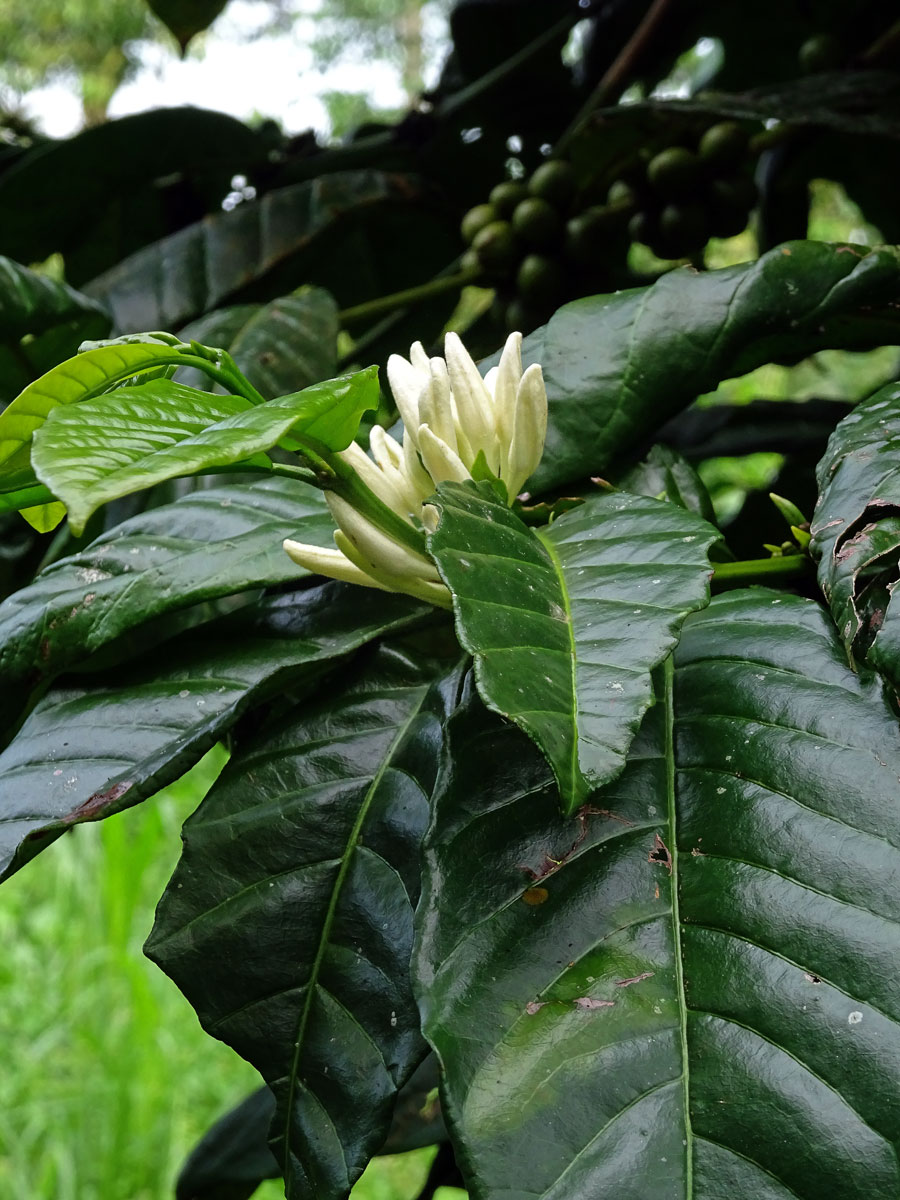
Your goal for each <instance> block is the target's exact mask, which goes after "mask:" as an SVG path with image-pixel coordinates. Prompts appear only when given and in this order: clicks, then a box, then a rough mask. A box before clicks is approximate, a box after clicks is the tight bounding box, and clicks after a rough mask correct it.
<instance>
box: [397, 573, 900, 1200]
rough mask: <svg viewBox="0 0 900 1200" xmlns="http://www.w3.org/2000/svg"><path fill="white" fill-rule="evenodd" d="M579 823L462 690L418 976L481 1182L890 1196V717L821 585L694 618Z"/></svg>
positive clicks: (783, 1199)
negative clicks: (617, 772) (619, 759)
mask: <svg viewBox="0 0 900 1200" xmlns="http://www.w3.org/2000/svg"><path fill="white" fill-rule="evenodd" d="M675 662H676V665H675V668H674V670H673V668H672V666H671V660H670V662H669V665H667V667H666V668H664V669H662V670H661V671H660V672H659V673H658V677H657V681H658V699H659V703H658V704H657V705H656V706H655V707H654V708H652V709H651V710H650V711H649V712H648V713H647V716H646V717H645V720H644V723H643V725H642V726H641V729H640V731H639V733H638V736H637V738H636V740H635V742H634V744H633V746H632V750H631V754H630V756H629V761H628V765H627V767H626V769H625V771H624V773H623V774H622V776H621V777H620V778H619V779H618V780H617V781H616V782H615V783H613V784H612V785H611V786H609V787H607V788H605V789H604V790H602V791H600V792H598V793H597V794H595V795H594V796H593V797H592V799H591V803H590V805H588V806H585V807H584V808H582V809H581V810H579V812H578V813H577V814H575V816H574V817H573V818H570V819H568V820H560V818H559V815H558V812H557V800H556V794H555V788H554V787H553V785H552V778H551V776H550V773H549V771H548V770H547V768H546V766H545V764H544V762H543V760H542V759H541V758H540V756H539V755H538V754H537V753H536V752H535V751H534V750H533V749H532V748H531V747H530V746H529V743H528V741H527V740H526V739H524V738H523V737H522V736H521V734H520V733H519V732H518V731H517V730H516V729H515V728H514V727H513V726H511V725H509V724H505V723H502V722H501V721H499V720H498V719H497V718H495V717H492V716H490V715H489V714H487V713H486V712H485V710H484V708H483V706H482V705H481V703H480V702H479V701H478V700H477V698H476V696H475V695H474V692H473V691H472V690H470V691H469V693H468V697H467V699H466V700H465V702H464V703H463V704H462V705H461V707H460V709H459V710H458V711H457V713H456V714H455V715H454V717H453V718H452V719H451V722H450V725H449V755H448V757H447V758H446V759H445V762H446V767H445V771H444V772H443V774H442V777H441V779H440V780H439V782H438V786H437V789H436V794H435V801H434V803H435V817H434V820H433V825H432V828H431V830H430V832H429V835H428V838H427V843H426V866H425V873H424V876H423V900H422V904H421V906H420V911H419V917H418V924H419V932H418V943H417V953H416V960H415V962H416V977H417V986H418V988H419V994H420V1003H421V1007H422V1011H423V1019H424V1028H425V1031H426V1035H427V1036H428V1038H429V1040H430V1041H431V1042H432V1044H433V1045H434V1047H435V1049H436V1050H437V1052H438V1054H439V1055H440V1058H441V1060H442V1063H443V1067H444V1072H445V1087H444V1101H445V1115H446V1116H447V1119H448V1121H449V1123H450V1126H451V1130H452V1131H453V1133H454V1135H455V1139H456V1142H457V1146H458V1148H459V1153H460V1159H461V1163H462V1165H463V1168H464V1171H465V1173H466V1175H467V1182H468V1185H469V1188H470V1195H471V1196H472V1197H473V1200H494V1198H500V1197H503V1198H504V1200H507V1198H511V1197H516V1198H518V1197H522V1198H524V1197H526V1196H527V1197H534V1196H542V1197H545V1200H564V1198H568V1197H572V1196H598V1197H599V1196H615V1197H616V1198H617V1200H618V1198H619V1197H621V1198H623V1200H647V1198H648V1197H654V1200H655V1198H657V1197H660V1198H662V1197H665V1198H666V1200H680V1198H684V1200H688V1198H689V1197H693V1198H694V1200H701V1198H703V1200H721V1197H723V1196H726V1195H727V1196H732V1197H739V1198H740V1200H758V1198H759V1197H765V1198H766V1200H792V1198H793V1200H818V1198H819V1197H822V1196H835V1197H837V1196H841V1197H843V1196H847V1197H850V1196H867V1197H873V1198H877V1200H888V1198H889V1197H894V1196H896V1194H897V1191H898V1188H900V1168H898V1157H897V1149H898V1145H900V1103H898V1101H897V1097H898V1096H900V984H898V977H897V973H896V971H895V970H894V963H895V961H896V957H897V954H898V952H900V902H898V899H897V888H896V879H897V877H898V870H900V800H898V791H897V778H898V775H900V734H898V730H897V724H896V719H895V718H894V716H893V714H892V712H891V711H890V709H889V708H888V706H887V705H886V704H885V702H884V698H883V694H882V691H881V687H880V684H879V682H878V680H877V677H875V676H873V675H871V674H865V675H864V676H859V675H857V674H855V673H854V672H852V671H851V670H850V669H849V667H848V666H847V664H846V660H845V656H844V652H843V648H842V646H841V644H840V642H839V640H838V639H837V637H836V636H835V634H834V631H833V628H832V626H831V623H830V621H829V620H828V617H827V615H826V614H825V613H823V611H822V610H821V609H820V608H819V607H818V606H817V605H816V604H815V603H813V602H812V601H808V600H803V599H800V598H798V597H793V596H789V595H785V594H778V593H774V592H769V591H766V590H763V589H752V590H746V591H741V592H734V593H731V594H729V595H727V596H720V597H718V598H716V599H715V600H713V602H712V603H711V604H710V606H709V607H708V608H707V609H706V610H705V611H704V612H702V613H699V614H696V615H694V616H692V617H690V618H689V619H688V621H687V622H686V624H685V629H684V632H683V636H682V639H681V642H680V645H679V647H678V650H677V651H676V658H675Z"/></svg>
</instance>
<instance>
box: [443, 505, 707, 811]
mask: <svg viewBox="0 0 900 1200" xmlns="http://www.w3.org/2000/svg"><path fill="white" fill-rule="evenodd" d="M438 504H439V507H440V508H441V514H442V515H441V522H440V525H439V526H438V529H437V531H436V532H435V533H434V534H433V535H432V536H431V538H430V540H429V548H430V550H431V552H432V554H433V555H434V557H435V559H436V561H437V564H438V568H439V570H440V572H441V575H442V577H443V580H444V582H445V583H446V584H447V586H448V587H449V588H450V590H451V592H452V593H453V604H454V611H455V613H456V621H457V629H458V632H459V637H460V640H461V641H462V643H463V645H464V646H465V647H466V649H467V650H469V651H470V653H472V654H473V655H474V656H475V673H476V680H477V683H478V690H479V692H480V694H481V696H482V699H483V700H484V701H485V703H486V704H487V705H488V707H489V708H492V709H494V711H495V712H499V713H502V714H503V715H504V716H506V717H509V718H511V719H512V720H513V721H515V722H516V724H517V725H519V726H521V728H522V729H524V730H525V732H526V733H528V735H529V736H530V737H531V738H533V739H534V741H535V742H537V744H538V745H539V746H540V748H541V750H542V751H543V752H544V754H545V756H546V758H547V760H548V761H549V763H550V765H551V766H552V768H553V772H554V774H555V775H556V778H557V781H558V784H559V789H560V794H561V798H562V803H563V808H564V810H565V811H566V812H572V811H574V810H575V809H576V808H578V806H579V805H580V804H582V803H584V801H585V800H586V798H587V796H588V795H589V794H590V792H591V791H593V790H594V789H595V788H597V787H600V786H601V785H602V784H605V783H608V782H609V781H610V780H611V779H614V778H615V776H616V775H618V774H619V772H620V771H621V770H622V768H623V766H624V764H625V756H626V754H627V751H628V747H629V746H630V744H631V740H632V738H633V737H634V734H635V732H636V730H637V727H638V725H639V723H640V719H641V717H642V715H643V714H644V712H645V711H646V709H647V708H648V706H649V705H650V704H651V703H652V687H651V680H650V672H651V670H652V669H653V668H654V667H655V666H657V665H658V664H659V663H660V662H662V660H663V659H664V658H665V656H666V655H667V654H668V653H669V651H670V650H671V649H672V647H673V646H674V645H675V643H676V641H677V639H678V633H679V630H680V627H681V623H682V621H683V620H684V618H685V616H686V615H687V614H688V613H689V612H692V611H693V610H694V609H698V608H702V607H703V606H704V605H705V604H706V603H707V602H708V599H709V577H710V567H709V562H708V559H707V553H706V552H707V549H708V547H709V546H710V545H711V544H712V543H713V542H714V541H715V540H716V539H717V538H718V536H719V534H718V532H717V530H715V529H714V528H713V526H711V525H709V524H708V523H707V522H706V521H704V520H702V519H701V518H700V517H697V516H696V515H695V514H694V513H691V512H687V511H686V510H685V509H683V508H681V507H680V506H679V505H676V504H671V503H669V502H667V501H663V500H655V499H652V498H651V497H648V496H632V495H629V494H627V493H625V492H616V493H612V494H605V495H599V496H592V497H590V498H589V499H588V500H587V501H585V503H584V504H583V505H581V506H580V507H579V508H577V509H574V510H573V511H572V512H568V513H566V514H564V515H563V516H561V517H559V518H557V520H555V521H554V522H553V523H552V524H551V525H549V526H547V527H546V528H543V529H540V530H534V529H529V528H528V526H526V525H524V524H523V523H522V522H521V521H520V520H519V518H518V517H517V516H516V515H515V514H514V513H512V512H511V511H510V510H509V509H508V508H507V507H506V506H505V505H504V504H502V503H500V502H499V501H498V500H497V499H496V497H495V496H494V495H493V493H492V492H491V489H490V487H489V486H488V485H486V484H471V483H467V484H458V483H452V484H443V485H442V486H441V487H440V488H439V489H438Z"/></svg>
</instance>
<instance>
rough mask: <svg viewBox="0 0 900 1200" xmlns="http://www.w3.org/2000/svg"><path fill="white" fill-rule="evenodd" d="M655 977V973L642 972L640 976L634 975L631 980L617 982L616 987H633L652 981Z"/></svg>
mask: <svg viewBox="0 0 900 1200" xmlns="http://www.w3.org/2000/svg"><path fill="white" fill-rule="evenodd" d="M653 975H654V972H653V971H642V972H641V973H640V975H632V977H631V978H630V979H619V980H617V981H616V987H631V985H632V984H633V983H642V982H643V981H644V980H645V979H651V978H652V977H653Z"/></svg>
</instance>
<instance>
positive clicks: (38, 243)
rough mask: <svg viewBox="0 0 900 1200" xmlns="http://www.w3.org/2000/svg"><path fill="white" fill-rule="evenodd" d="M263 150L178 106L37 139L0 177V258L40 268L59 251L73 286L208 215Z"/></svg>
mask: <svg viewBox="0 0 900 1200" xmlns="http://www.w3.org/2000/svg"><path fill="white" fill-rule="evenodd" d="M267 150H268V146H267V144H266V142H265V139H263V138H262V137H261V136H260V135H259V134H258V133H256V132H255V131H253V130H251V129H250V128H249V127H248V126H247V125H244V124H243V123H242V122H241V121H237V120H235V119H234V117H230V116H227V115H226V114H225V113H218V112H210V111H208V110H204V109H202V108H195V107H187V106H186V107H183V108H168V109H167V108H158V109H153V110H152V111H149V112H143V113H136V114H134V115H131V116H127V117H121V118H120V119H119V120H115V121H107V122H104V123H103V124H101V125H97V126H95V127H94V128H91V129H85V130H84V131H82V132H81V133H78V134H76V135H75V136H74V137H72V138H67V139H65V140H63V141H48V142H45V143H43V144H42V145H40V146H36V147H35V148H34V149H33V150H31V151H30V152H29V153H28V154H26V155H24V156H22V157H21V158H20V159H19V161H18V162H17V163H16V165H15V166H14V167H13V168H12V169H10V170H9V171H6V172H5V173H4V174H3V175H2V177H0V253H2V254H10V255H13V256H14V257H16V258H18V259H19V260H21V261H24V262H40V261H43V260H44V259H45V258H47V257H48V255H50V254H52V253H54V252H55V251H61V252H62V254H63V255H64V256H65V260H66V276H67V278H68V279H69V280H70V281H71V282H73V283H74V284H75V285H76V286H81V284H82V282H83V281H84V280H86V279H91V278H92V277H93V276H95V275H97V274H99V273H100V272H101V271H105V270H106V269H107V268H109V267H112V266H113V264H114V263H117V262H119V260H120V259H122V258H123V257H124V256H125V255H127V254H131V253H132V252H133V251H135V250H137V249H138V247H140V246H143V245H145V244H146V243H147V242H151V241H155V240H156V239H157V238H161V237H164V236H165V235H166V234H169V233H172V232H173V231H174V230H175V229H177V228H178V227H179V226H180V225H183V224H184V223H185V219H187V220H191V221H198V220H200V219H201V218H202V217H203V216H204V214H205V213H207V212H215V211H216V210H217V209H218V208H219V207H220V205H221V201H222V198H223V197H224V195H225V194H226V192H227V191H228V188H229V183H230V180H231V178H232V176H233V175H234V174H235V173H238V172H240V173H243V174H245V175H247V174H250V173H251V172H252V169H253V168H254V167H256V166H259V165H262V164H263V163H265V161H266V157H267ZM63 188H64V193H65V196H64V203H63V202H61V200H62V195H61V189H63ZM159 286H162V280H161V279H160V280H159ZM149 327H150V326H149V325H147V324H145V325H142V326H140V328H144V329H146V328H149Z"/></svg>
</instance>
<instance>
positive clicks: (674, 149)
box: [647, 146, 701, 200]
mask: <svg viewBox="0 0 900 1200" xmlns="http://www.w3.org/2000/svg"><path fill="white" fill-rule="evenodd" d="M700 175H701V168H700V162H699V160H698V158H697V155H696V154H694V152H693V151H692V150H688V149H686V148H685V147H684V146H670V147H669V148H668V149H667V150H661V151H660V152H659V154H657V155H656V157H655V158H651V159H650V161H649V163H647V179H648V180H649V182H650V184H651V185H652V187H653V188H654V190H655V191H656V192H658V193H659V195H660V196H663V197H665V199H667V200H684V199H686V198H687V197H688V196H690V195H691V193H692V192H693V191H694V189H695V188H696V186H697V183H698V181H699V179H700Z"/></svg>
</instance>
